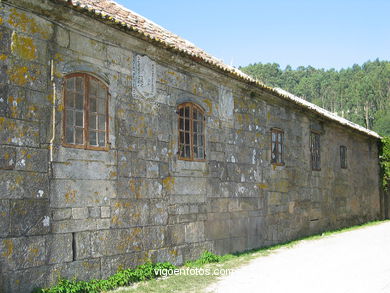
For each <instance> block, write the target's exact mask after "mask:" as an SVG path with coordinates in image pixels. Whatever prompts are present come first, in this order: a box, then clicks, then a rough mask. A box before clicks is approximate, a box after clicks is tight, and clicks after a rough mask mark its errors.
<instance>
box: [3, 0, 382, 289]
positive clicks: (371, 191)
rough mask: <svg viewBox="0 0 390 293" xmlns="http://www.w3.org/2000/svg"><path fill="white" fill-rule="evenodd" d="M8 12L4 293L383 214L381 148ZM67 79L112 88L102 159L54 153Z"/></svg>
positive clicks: (38, 4)
mask: <svg viewBox="0 0 390 293" xmlns="http://www.w3.org/2000/svg"><path fill="white" fill-rule="evenodd" d="M3 2H4V1H3ZM3 2H2V4H0V6H1V7H0V61H2V64H1V65H0V67H1V68H0V69H1V70H0V251H1V253H0V262H1V264H2V265H1V268H0V291H1V292H3V291H5V292H12V293H13V292H29V291H31V290H30V289H32V288H33V287H34V286H35V285H36V286H47V285H50V284H53V283H54V282H55V281H56V280H57V279H58V277H60V276H63V277H69V278H71V277H74V276H76V277H77V278H79V279H91V278H100V277H108V276H109V275H110V274H112V273H114V272H116V271H117V270H118V269H121V268H127V267H133V266H135V265H138V264H141V263H145V262H146V261H149V260H151V261H170V262H172V263H174V264H182V263H183V262H184V261H186V260H189V259H194V258H197V257H198V256H199V255H200V254H201V253H202V252H203V251H204V250H210V251H214V252H216V253H220V254H225V253H231V252H234V251H242V250H247V249H252V248H259V247H263V246H266V245H272V244H276V243H280V242H285V241H289V240H292V239H295V238H300V237H303V236H306V235H310V234H312V233H320V232H322V231H324V230H330V229H336V228H340V227H344V226H347V225H351V224H357V223H361V222H362V221H367V220H373V219H378V217H379V216H380V215H379V212H380V201H379V199H380V196H379V180H378V174H379V167H378V162H377V157H378V150H377V147H376V143H377V141H376V139H374V138H370V137H369V136H366V135H361V134H359V133H357V132H354V131H353V130H351V129H350V128H349V127H343V126H340V125H336V124H335V123H332V122H331V121H322V120H321V121H320V119H318V117H316V116H315V115H316V114H312V113H308V112H307V111H301V109H300V108H299V109H298V108H296V106H295V105H292V104H291V103H289V102H287V101H286V100H285V99H281V98H279V97H277V96H276V95H273V94H272V93H266V92H264V91H261V90H260V89H259V88H258V87H256V86H252V85H249V84H248V85H244V84H242V83H241V82H239V81H237V80H234V79H231V78H229V77H228V76H227V75H224V74H221V73H220V72H217V71H213V70H212V69H211V68H209V67H207V68H206V67H203V66H202V65H201V64H200V63H198V62H193V61H191V60H188V59H187V58H185V56H182V55H180V56H179V55H177V54H176V55H175V54H172V52H170V51H166V50H164V49H161V48H157V47H154V46H153V45H151V43H149V42H145V41H144V40H141V39H138V38H135V37H133V36H130V35H127V34H126V33H125V32H124V31H120V30H117V29H112V28H110V27H109V26H108V25H107V24H106V23H103V22H97V21H95V20H93V19H91V18H89V17H88V16H87V15H81V14H79V13H78V12H75V11H73V10H72V9H69V8H68V7H66V8H64V7H61V6H58V5H57V4H56V3H54V2H52V1H37V0H33V1H31V0H30V1H27V0H8V1H5V2H4V3H3ZM9 4H12V5H9ZM18 6H23V7H24V9H19V8H17V7H18ZM42 13H44V14H45V15H46V17H45V18H43V17H41V16H40V15H42ZM70 26H71V27H72V28H70ZM48 40H50V41H48ZM49 60H53V62H54V63H53V69H54V70H53V74H54V82H55V85H56V95H55V98H56V103H55V110H56V120H55V133H54V134H55V136H54V141H53V148H52V159H53V162H49V154H50V149H49V143H50V141H51V139H52V138H53V136H52V135H53V133H52V110H53V109H52V106H53V101H54V99H53V98H54V96H53V88H52V81H51V79H50V78H51V76H50V70H51V66H50V63H49ZM137 60H138V61H140V60H144V61H145V60H146V62H144V61H140V62H141V63H142V64H143V65H145V66H146V67H142V66H139V65H142V64H141V63H139V64H137V63H136V61H137ZM133 65H134V67H133ZM153 67H154V68H153ZM154 70H156V71H154ZM75 72H85V73H87V72H89V73H91V75H93V76H96V77H98V78H99V79H101V80H102V81H104V83H105V84H107V86H108V91H109V94H110V98H109V103H108V118H109V126H108V127H109V131H108V132H109V133H108V136H109V144H108V149H107V150H91V149H87V148H83V147H82V146H79V147H80V148H72V147H66V146H64V145H63V139H64V138H63V136H64V129H63V122H64V121H63V113H64V112H63V110H64V107H65V103H64V91H63V84H64V76H65V75H67V74H70V73H75ZM142 82H150V83H149V84H143V83H142ZM185 102H193V103H195V104H197V105H199V106H200V107H202V108H203V109H204V111H205V150H206V157H205V161H199V162H197V161H188V160H181V159H179V157H178V141H179V137H178V131H177V130H178V115H177V113H176V109H177V105H179V104H181V103H185ZM275 127H278V128H281V129H283V131H284V144H285V145H284V146H285V148H284V150H283V151H284V153H283V159H284V164H283V165H282V166H276V165H273V164H272V163H271V129H272V128H275ZM312 129H316V130H319V131H321V171H313V170H311V166H310V155H311V154H310V131H311V130H312ZM340 145H344V146H346V147H347V150H348V151H347V152H348V156H347V157H348V165H347V166H348V168H347V169H342V168H340V158H339V146H340ZM362 166H364V167H362ZM49 193H50V194H49ZM4 288H5V289H4Z"/></svg>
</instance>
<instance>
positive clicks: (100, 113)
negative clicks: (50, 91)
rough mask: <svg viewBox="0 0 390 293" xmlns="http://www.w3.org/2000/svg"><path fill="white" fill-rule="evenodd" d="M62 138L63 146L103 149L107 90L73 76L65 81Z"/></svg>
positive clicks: (93, 80)
mask: <svg viewBox="0 0 390 293" xmlns="http://www.w3.org/2000/svg"><path fill="white" fill-rule="evenodd" d="M64 100H65V108H64V136H63V142H64V145H66V146H71V147H76V148H88V149H106V148H107V145H108V143H107V142H108V89H107V86H106V85H105V84H104V83H103V82H101V81H100V80H98V79H97V78H95V77H93V76H91V75H88V74H85V73H75V74H71V75H68V76H66V77H65V84H64Z"/></svg>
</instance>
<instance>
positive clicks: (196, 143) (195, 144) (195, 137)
mask: <svg viewBox="0 0 390 293" xmlns="http://www.w3.org/2000/svg"><path fill="white" fill-rule="evenodd" d="M193 143H194V147H195V146H197V145H198V135H197V134H194V142H193Z"/></svg>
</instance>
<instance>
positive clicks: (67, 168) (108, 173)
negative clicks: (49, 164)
mask: <svg viewBox="0 0 390 293" xmlns="http://www.w3.org/2000/svg"><path fill="white" fill-rule="evenodd" d="M116 173H117V168H116V166H113V165H107V164H106V163H104V162H98V161H88V160H82V159H80V160H78V161H76V160H75V161H68V162H65V163H57V162H54V163H53V176H54V178H56V179H73V180H80V179H84V180H112V179H116V178H115V177H116V175H115V174H116Z"/></svg>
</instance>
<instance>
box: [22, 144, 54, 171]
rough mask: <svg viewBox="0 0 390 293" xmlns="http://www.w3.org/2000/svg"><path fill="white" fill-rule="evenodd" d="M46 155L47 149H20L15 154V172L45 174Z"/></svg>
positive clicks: (46, 168) (46, 166)
mask: <svg viewBox="0 0 390 293" xmlns="http://www.w3.org/2000/svg"><path fill="white" fill-rule="evenodd" d="M48 155H49V153H48V150H47V149H32V148H20V149H18V152H17V154H16V165H15V170H21V171H33V172H47V171H48V167H49V165H48Z"/></svg>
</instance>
